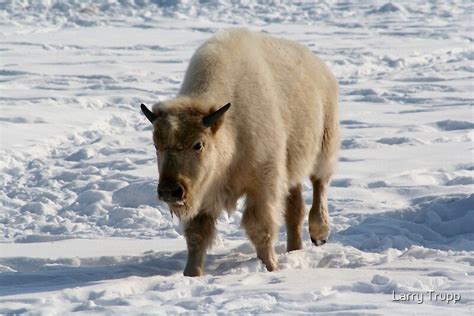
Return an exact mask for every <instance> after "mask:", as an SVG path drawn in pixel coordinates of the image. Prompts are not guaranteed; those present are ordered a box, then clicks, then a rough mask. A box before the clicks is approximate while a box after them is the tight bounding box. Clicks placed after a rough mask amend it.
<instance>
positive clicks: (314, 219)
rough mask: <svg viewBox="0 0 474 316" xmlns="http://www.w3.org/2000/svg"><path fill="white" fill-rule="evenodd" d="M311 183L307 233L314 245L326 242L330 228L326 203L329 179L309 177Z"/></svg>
mask: <svg viewBox="0 0 474 316" xmlns="http://www.w3.org/2000/svg"><path fill="white" fill-rule="evenodd" d="M310 179H311V182H312V183H313V205H312V206H311V210H310V211H309V219H308V222H309V235H310V236H311V241H312V242H313V244H315V245H316V246H322V245H324V244H325V243H326V242H327V239H328V236H329V230H330V224H329V213H328V205H327V187H328V182H329V181H323V180H321V179H318V178H315V177H310Z"/></svg>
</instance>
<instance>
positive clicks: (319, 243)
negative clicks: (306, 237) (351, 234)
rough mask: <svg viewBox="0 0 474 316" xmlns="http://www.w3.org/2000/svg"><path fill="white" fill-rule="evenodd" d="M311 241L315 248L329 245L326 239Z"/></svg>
mask: <svg viewBox="0 0 474 316" xmlns="http://www.w3.org/2000/svg"><path fill="white" fill-rule="evenodd" d="M311 241H312V242H313V244H314V245H315V246H322V245H324V244H325V243H327V240H326V239H321V240H316V239H313V238H312V237H311Z"/></svg>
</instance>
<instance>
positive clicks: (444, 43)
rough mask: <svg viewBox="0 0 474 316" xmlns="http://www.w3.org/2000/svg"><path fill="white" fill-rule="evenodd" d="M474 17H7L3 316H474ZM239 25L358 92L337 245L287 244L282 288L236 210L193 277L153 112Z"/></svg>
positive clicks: (369, 12)
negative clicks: (164, 183) (301, 51)
mask: <svg viewBox="0 0 474 316" xmlns="http://www.w3.org/2000/svg"><path fill="white" fill-rule="evenodd" d="M199 2H200V3H199ZM92 3H93V4H92ZM473 14H474V5H473V4H472V2H470V1H462V0H459V1H445V2H441V1H439V2H438V1H430V2H428V1H418V2H413V1H406V2H398V1H397V2H387V1H370V2H369V1H332V0H325V1H321V2H318V3H312V2H308V1H302V2H297V3H296V2H293V3H292V4H285V3H284V2H280V1H278V2H271V3H269V2H264V1H252V0H249V1H244V2H243V4H239V5H237V4H229V3H228V2H226V1H220V0H209V1H202V0H201V1H197V0H187V1H173V0H162V1H151V0H141V1H138V0H123V1H109V0H100V1H79V0H75V1H69V2H68V1H54V0H53V1H50V0H36V1H35V0H30V1H28V0H22V1H7V2H2V3H1V4H0V65H1V66H0V89H1V92H0V109H1V112H0V124H1V125H0V126H1V129H0V131H1V147H0V155H1V160H0V168H1V172H0V179H1V182H0V183H1V187H0V233H1V234H0V314H1V313H5V314H20V313H26V314H31V315H37V314H39V315H65V314H69V313H72V312H81V313H89V314H96V313H103V314H122V315H133V314H155V313H156V314H165V313H172V314H177V313H181V312H191V313H193V312H197V313H205V314H208V313H211V314H228V313H244V314H248V313H280V314H288V313H291V314H297V313H311V314H317V313H321V314H328V313H333V314H344V315H349V314H351V315H352V314H370V315H373V314H397V315H400V314H405V313H406V314H426V315H433V314H440V315H441V314H451V315H463V314H466V315H472V314H474V267H473V266H474V256H473V255H474V194H473V193H474V190H473V189H474V181H473V173H474V158H473V138H474V134H473V133H474V132H473V129H474V117H473V116H474V112H473V108H472V100H473V82H474V81H473V71H474V64H473V59H474V51H473V46H472V40H473V39H472V35H473V24H472V23H473V22H472V21H473V20H472V17H473ZM233 26H246V27H249V28H251V29H254V30H262V31H265V32H269V33H271V34H274V35H276V36H280V37H285V38H288V39H292V40H296V41H298V42H300V43H303V44H305V45H307V46H308V47H310V48H311V49H312V50H313V51H314V52H315V53H316V54H318V55H319V56H320V57H322V58H323V59H324V60H326V61H327V62H328V64H329V65H330V67H331V68H332V69H333V71H334V72H335V74H336V76H337V78H338V80H339V83H340V101H341V102H340V105H341V106H340V108H341V125H342V127H343V140H342V144H341V153H340V163H339V167H338V171H337V173H336V175H335V176H334V179H333V181H332V185H331V189H330V194H329V205H330V213H331V217H332V228H333V229H332V234H331V237H330V242H329V243H328V244H327V245H325V246H323V247H317V248H316V247H313V246H312V245H311V243H310V242H309V236H308V233H307V232H306V231H307V225H306V227H305V238H306V242H305V249H304V250H301V251H295V252H292V253H285V251H284V249H285V242H284V241H285V240H286V237H285V231H284V228H282V230H281V233H280V236H279V241H278V242H277V245H276V247H277V251H278V253H279V258H278V259H279V271H276V272H272V273H269V272H266V271H265V269H264V267H263V266H262V264H261V263H260V262H259V261H258V260H257V259H256V257H255V253H254V250H253V249H252V246H251V245H250V243H249V242H248V240H247V239H246V238H245V235H244V233H243V231H242V230H241V229H240V228H239V222H240V218H241V216H242V214H241V211H240V210H237V211H236V212H235V213H233V214H232V215H230V216H223V217H222V218H220V219H219V226H218V227H219V238H218V240H217V241H216V244H215V247H214V248H213V249H212V250H211V251H210V253H209V256H208V259H207V264H206V266H207V275H206V276H204V277H200V278H187V277H183V276H182V269H183V266H184V263H185V259H186V251H185V241H184V239H183V237H182V229H181V228H180V226H179V223H178V222H177V220H176V219H172V218H171V216H170V214H169V212H168V210H167V209H166V207H165V206H164V205H163V204H160V203H159V202H158V201H157V200H156V198H155V191H156V189H155V188H156V184H157V171H156V166H155V154H154V148H153V146H152V143H151V133H150V131H151V130H150V125H149V124H148V123H147V121H146V119H145V118H144V116H142V115H141V113H140V112H139V104H140V103H141V102H144V103H147V104H151V103H152V102H154V101H157V100H161V99H165V98H168V97H171V96H173V94H174V93H176V92H177V90H178V88H179V85H180V81H181V79H182V78H183V73H184V70H185V68H186V65H187V63H188V61H189V58H190V57H191V55H192V53H193V51H194V49H195V48H196V47H197V46H198V45H199V44H200V43H202V42H203V41H204V40H205V39H207V38H208V37H210V36H211V35H212V34H213V33H214V32H215V31H217V30H218V29H221V28H225V27H233ZM229 75H232V74H229ZM311 196H312V195H311V187H310V186H309V185H308V184H306V186H305V197H306V203H307V205H308V206H309V205H310V204H311ZM428 291H435V292H436V293H442V294H446V293H451V294H459V295H460V297H461V299H460V301H458V302H457V303H456V304H454V302H452V301H451V302H446V301H442V300H439V299H438V300H437V301H434V300H433V301H430V300H429V297H428V294H427V292H428ZM394 293H395V294H396V297H395V299H397V298H400V295H402V294H404V293H405V294H406V293H415V294H420V293H421V294H424V298H425V300H424V302H423V303H422V304H418V303H417V302H416V300H412V301H407V302H401V301H394Z"/></svg>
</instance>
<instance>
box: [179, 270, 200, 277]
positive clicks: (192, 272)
mask: <svg viewBox="0 0 474 316" xmlns="http://www.w3.org/2000/svg"><path fill="white" fill-rule="evenodd" d="M183 274H184V276H187V277H198V276H202V275H203V274H204V271H203V270H202V269H201V268H194V269H185V270H184V272H183Z"/></svg>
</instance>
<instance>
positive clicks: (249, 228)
mask: <svg viewBox="0 0 474 316" xmlns="http://www.w3.org/2000/svg"><path fill="white" fill-rule="evenodd" d="M246 204H247V207H246V209H245V211H244V214H243V216H242V226H243V227H244V228H245V230H246V232H247V236H248V237H249V239H250V240H251V241H252V243H253V244H254V246H255V249H256V251H257V257H258V258H260V260H262V261H263V263H264V264H265V266H266V268H267V270H268V271H273V270H275V269H276V268H277V260H276V255H275V250H274V248H273V241H274V240H275V237H276V233H277V231H278V224H277V218H276V209H275V207H274V206H272V203H270V202H269V201H267V200H266V199H264V197H262V196H259V197H257V196H251V195H249V196H247V202H246Z"/></svg>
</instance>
